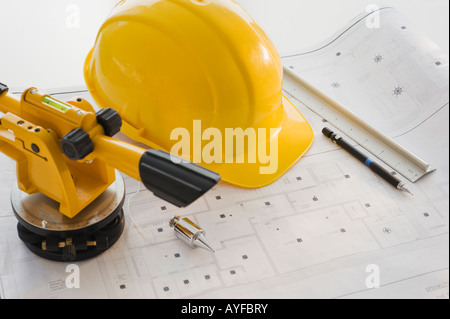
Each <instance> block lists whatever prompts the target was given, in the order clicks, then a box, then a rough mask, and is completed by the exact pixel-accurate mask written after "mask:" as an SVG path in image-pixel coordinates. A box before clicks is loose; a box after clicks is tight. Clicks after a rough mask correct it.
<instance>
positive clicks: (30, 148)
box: [0, 88, 145, 218]
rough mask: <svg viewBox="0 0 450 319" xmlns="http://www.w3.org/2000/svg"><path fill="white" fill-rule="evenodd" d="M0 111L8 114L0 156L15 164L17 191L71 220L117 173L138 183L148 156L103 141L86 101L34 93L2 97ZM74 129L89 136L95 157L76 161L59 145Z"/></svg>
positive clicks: (1, 127)
mask: <svg viewBox="0 0 450 319" xmlns="http://www.w3.org/2000/svg"><path fill="white" fill-rule="evenodd" d="M50 100H51V101H53V102H52V104H55V105H56V106H55V105H52V104H49V103H48V102H49V101H50ZM0 111H1V112H3V113H5V115H4V116H3V117H2V118H1V121H0V152H2V153H4V154H6V155H7V156H9V157H10V158H12V159H13V160H15V161H16V162H17V181H18V186H19V189H21V190H22V191H24V192H26V193H27V194H35V193H42V194H44V195H46V196H47V197H49V198H51V199H53V200H55V201H56V202H58V203H59V204H60V208H59V210H60V212H61V213H62V214H64V215H65V216H67V217H69V218H72V217H74V216H76V215H77V214H78V213H80V212H81V211H82V210H83V209H84V208H85V207H87V206H88V205H89V204H90V203H92V202H93V201H94V200H95V199H97V198H98V197H99V196H100V195H101V194H103V192H104V191H105V190H106V189H107V188H108V187H109V186H110V185H111V184H112V183H113V182H114V181H115V170H114V169H115V168H116V169H118V170H120V171H122V172H124V173H125V174H128V175H129V176H131V177H133V178H135V179H137V180H140V176H139V160H140V158H141V156H142V154H143V153H144V152H145V150H144V149H142V148H139V147H136V146H134V145H131V144H128V143H125V142H122V141H119V140H115V139H113V138H111V137H108V136H105V135H104V130H103V127H102V126H101V125H100V124H98V123H97V119H96V115H95V113H94V108H93V107H92V106H91V105H90V104H89V102H87V101H86V100H81V101H78V100H77V101H69V102H68V103H67V104H66V103H64V102H61V101H58V100H56V99H53V98H51V97H50V96H48V95H45V94H42V93H40V92H39V91H37V90H36V89H34V88H31V89H28V90H26V91H25V92H24V93H23V95H22V99H21V100H18V99H17V98H16V97H14V96H13V95H10V94H6V93H3V94H0ZM76 128H80V129H82V130H83V131H85V132H86V133H88V134H89V136H90V138H91V140H92V142H93V143H94V151H93V152H92V153H91V154H89V155H88V156H87V157H85V158H84V159H83V160H79V161H72V160H70V159H69V158H67V157H66V156H65V155H64V154H63V152H62V150H61V146H60V143H61V139H62V138H63V136H65V135H66V134H67V133H69V132H70V131H72V130H73V129H76Z"/></svg>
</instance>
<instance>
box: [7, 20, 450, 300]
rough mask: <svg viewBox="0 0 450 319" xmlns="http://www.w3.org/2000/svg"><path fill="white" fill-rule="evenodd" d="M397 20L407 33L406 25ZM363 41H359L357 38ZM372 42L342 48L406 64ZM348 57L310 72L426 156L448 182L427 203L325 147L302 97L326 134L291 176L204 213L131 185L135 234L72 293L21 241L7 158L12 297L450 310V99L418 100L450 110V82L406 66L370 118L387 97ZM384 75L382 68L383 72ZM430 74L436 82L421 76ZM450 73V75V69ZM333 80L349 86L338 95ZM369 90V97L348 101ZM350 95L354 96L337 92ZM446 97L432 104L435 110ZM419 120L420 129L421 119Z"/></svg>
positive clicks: (86, 271) (60, 274)
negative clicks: (351, 303) (431, 303)
mask: <svg viewBox="0 0 450 319" xmlns="http://www.w3.org/2000/svg"><path fill="white" fill-rule="evenodd" d="M386 12H388V11H386ZM390 12H391V11H389V15H391V13H390ZM392 15H395V14H394V13H392ZM391 18H393V20H395V19H397V18H395V17H391ZM394 18H395V19H394ZM389 23H390V24H393V25H394V21H391V22H389ZM408 27H409V25H408ZM352 30H353V31H352ZM401 30H402V29H401ZM402 31H403V30H402ZM352 32H354V33H358V34H359V38H357V39H353V38H351V37H350V34H352ZM368 32H371V30H369V29H364V28H360V29H358V30H356V29H351V30H350V32H347V33H346V34H345V35H344V36H342V37H340V42H339V47H340V48H339V49H340V50H341V51H342V52H343V53H344V54H352V55H353V56H354V58H358V59H357V60H356V61H359V58H361V57H362V56H366V57H367V56H372V55H373V54H379V53H380V54H386V55H384V57H385V59H386V60H383V61H388V58H390V57H391V58H392V56H391V54H394V51H389V52H388V53H384V49H385V47H386V46H387V45H388V44H387V43H385V42H382V43H381V44H380V45H381V46H380V47H377V48H375V47H373V48H370V50H369V48H366V49H367V50H365V51H364V48H362V47H360V46H359V45H357V44H358V42H356V41H364V39H365V36H364V33H368ZM393 36H394V35H393ZM347 39H348V41H347ZM396 39H397V38H396ZM292 41H296V40H295V39H293V40H292ZM383 41H384V40H383ZM396 41H397V42H396V43H397V44H398V45H399V46H400V47H399V48H398V49H399V50H400V48H401V50H403V51H404V50H406V51H407V49H405V48H403V47H402V46H403V45H410V44H409V42H408V44H407V43H405V42H401V43H400V42H398V39H397V40H396ZM392 45H393V44H392ZM357 49H359V50H360V51H361V50H363V52H360V51H358V50H357ZM394 49H395V48H394ZM352 50H353V51H352ZM355 50H356V51H355ZM334 51H335V50H333V49H329V50H328V51H327V49H324V50H322V51H321V50H319V51H317V52H316V53H315V56H313V57H311V58H309V57H305V56H306V55H305V56H304V57H305V59H304V61H305V62H307V63H305V64H301V63H300V62H299V63H298V67H299V68H300V65H303V66H305V65H306V66H307V67H306V68H305V73H302V74H304V75H305V76H307V77H308V78H310V79H311V80H312V81H317V82H315V84H318V86H319V85H321V86H322V89H323V90H324V92H325V93H327V94H330V95H332V96H333V97H334V98H341V99H342V100H341V102H342V104H344V105H348V106H349V107H352V105H358V107H359V109H358V111H361V114H362V115H363V116H367V117H368V118H370V120H371V121H372V124H373V125H375V126H378V127H380V126H382V127H380V128H382V129H384V130H386V131H388V132H389V134H390V135H391V136H393V137H395V138H396V140H397V141H399V142H400V143H402V145H405V147H408V148H409V147H412V148H416V149H415V151H419V152H425V153H426V155H427V156H428V159H429V160H430V161H433V163H434V164H435V165H436V167H437V171H436V172H434V173H433V174H431V175H430V176H427V177H426V178H425V179H423V180H421V181H419V182H417V183H416V184H414V185H408V186H409V187H410V188H411V190H412V192H413V193H414V194H415V196H414V197H412V196H410V195H408V194H406V193H402V192H400V191H397V190H395V189H393V188H392V186H390V185H389V184H387V183H386V182H385V181H383V180H381V179H380V178H378V177H377V176H376V175H374V174H373V173H372V172H371V171H370V170H369V169H367V167H365V166H364V165H362V164H361V163H360V162H358V161H357V160H356V159H354V158H353V157H351V156H350V155H348V154H347V153H346V152H345V151H343V150H342V149H340V148H338V147H337V146H335V145H334V144H332V143H331V142H330V141H329V140H328V139H326V138H324V137H323V136H322V134H321V130H322V128H323V126H325V125H326V124H325V123H324V122H323V121H322V119H321V118H319V117H318V116H317V115H315V114H314V113H312V112H311V111H310V110H309V109H308V108H307V107H305V106H304V105H301V104H300V103H298V102H297V101H295V100H292V102H294V104H296V106H297V107H298V108H299V110H300V111H301V112H302V114H303V115H304V116H305V118H306V119H307V120H308V122H309V123H310V124H311V126H312V128H313V130H314V132H315V134H316V136H315V142H314V145H313V147H312V148H311V150H310V151H309V152H308V153H307V155H306V156H305V157H304V158H303V159H301V160H300V161H299V163H298V164H296V165H295V166H294V167H293V168H292V169H291V170H290V171H288V172H287V173H286V174H285V175H284V176H283V177H282V178H280V179H279V180H278V181H277V182H275V183H274V184H272V185H271V186H269V187H266V188H262V189H256V190H244V189H240V188H237V187H234V186H231V185H228V184H226V183H223V182H221V183H220V184H219V185H218V186H217V187H215V188H214V189H212V190H211V191H210V192H208V193H207V194H206V195H205V196H204V197H202V198H200V199H199V200H198V201H197V202H196V203H194V204H193V205H191V206H189V207H188V208H186V209H178V208H175V207H174V206H171V205H170V204H167V203H166V202H164V201H162V200H160V199H158V198H156V197H155V196H153V195H152V194H151V193H150V192H149V191H147V190H145V188H144V186H143V185H139V183H138V182H137V181H135V180H133V179H131V178H129V177H127V176H125V182H126V187H127V198H126V202H125V206H124V209H125V214H126V229H125V231H124V233H123V235H122V237H121V238H120V240H119V241H118V242H117V243H116V244H115V245H114V246H113V247H112V248H111V249H110V250H108V251H107V252H106V253H104V254H102V255H100V256H99V257H97V258H94V259H92V260H89V261H85V262H78V263H75V264H76V265H77V266H79V268H80V288H72V289H70V288H68V287H67V285H66V284H65V281H66V279H67V277H68V276H69V275H70V273H68V272H66V270H67V269H66V267H67V266H68V265H69V263H55V262H50V261H47V260H43V259H42V258H40V257H37V256H35V255H34V254H33V253H31V252H30V251H29V250H28V249H27V248H26V247H25V246H24V244H23V243H22V242H21V241H20V239H19V238H18V236H17V232H16V219H15V217H14V215H13V213H12V210H11V208H10V203H9V191H10V188H11V187H12V185H13V183H15V166H14V163H13V162H12V161H11V160H10V159H8V158H6V157H5V156H4V155H2V154H0V176H1V179H0V198H1V201H0V287H1V297H2V298H228V299H235V298H446V299H447V298H448V297H449V288H448V281H449V273H448V261H449V237H448V229H449V227H448V224H449V218H448V208H449V192H448V190H449V187H448V185H449V183H448V143H449V139H448V128H449V122H448V104H447V106H444V107H442V106H443V105H442V103H441V101H440V100H439V101H438V102H436V103H432V108H433V109H431V110H428V109H427V110H425V111H424V110H422V108H421V107H420V106H418V105H417V104H415V103H412V104H410V102H411V101H415V100H414V97H413V93H414V92H416V93H420V94H422V95H424V96H425V95H427V93H429V92H431V91H429V90H428V88H429V86H430V87H432V86H436V87H438V88H439V90H441V93H442V96H445V94H447V99H448V74H447V78H434V73H433V72H431V71H430V70H429V68H434V67H435V66H436V67H437V65H435V66H433V65H432V64H431V62H429V63H428V62H426V63H424V61H423V59H419V60H414V59H415V58H414V57H404V58H405V59H407V60H408V61H404V60H403V59H398V60H397V59H396V61H397V64H396V65H397V66H394V65H392V67H393V68H394V69H397V70H398V72H399V74H403V75H402V77H406V78H409V79H411V81H410V82H408V83H400V84H399V83H387V82H384V81H382V80H380V79H378V78H377V73H376V72H373V73H371V75H370V77H369V79H370V81H371V82H374V83H378V85H377V86H376V87H375V88H374V89H377V90H384V91H383V92H384V95H383V93H380V95H379V100H378V101H377V105H379V104H382V105H383V106H382V109H381V108H380V109H378V110H373V109H368V110H366V108H369V105H370V103H368V104H364V103H363V104H361V103H359V101H360V99H364V100H367V97H366V95H365V94H369V95H373V94H375V93H374V91H372V89H370V90H369V89H368V88H367V86H368V85H369V84H365V83H369V82H365V83H357V81H356V80H355V79H354V78H352V74H354V71H359V70H362V69H361V68H362V66H361V65H359V64H356V62H355V63H352V62H350V61H351V58H348V59H349V60H348V61H347V62H346V64H342V65H340V64H339V63H337V62H333V64H332V65H331V66H328V65H324V64H323V63H326V61H328V60H329V58H330V57H328V56H327V54H329V55H331V56H332V55H333V54H332V53H334V54H336V52H334ZM369 51H370V52H369ZM350 52H353V53H350ZM434 58H437V57H434ZM440 58H441V61H443V63H447V61H448V60H445V57H440ZM413 62H414V63H417V69H414V70H408V69H406V67H405V66H404V65H406V64H405V63H413ZM314 63H317V64H314ZM427 63H428V64H427ZM352 65H353V67H352ZM322 66H323V67H322ZM378 66H381V65H377V64H376V63H373V65H372V66H371V67H372V68H375V67H378ZM424 67H425V71H420V70H419V69H421V68H424ZM445 67H446V68H447V72H448V64H445ZM346 70H348V72H347V71H346ZM327 72H329V74H328V75H327ZM404 72H406V73H407V75H406V76H405V75H404ZM420 72H425V73H420ZM428 72H430V73H428ZM419 73H420V74H427V75H428V77H424V78H423V79H422V80H421V81H422V82H423V83H421V84H420V85H419V83H416V82H415V81H412V78H413V77H415V76H416V74H419ZM410 74H413V75H410ZM341 75H345V78H342V77H341ZM361 76H363V75H361ZM330 81H331V82H330ZM333 81H339V83H341V86H340V87H339V88H334V87H332V86H331V83H333ZM368 81H369V80H368ZM445 81H447V82H445ZM357 85H360V86H362V87H364V88H365V89H364V90H363V91H358V92H355V95H353V94H351V95H350V94H348V92H353V90H352V89H351V88H352V86H357ZM396 85H402V87H404V88H405V91H404V92H405V94H402V95H401V96H399V97H398V99H400V98H404V97H405V99H406V100H405V101H406V102H405V103H406V104H405V105H409V106H410V107H411V109H408V110H404V109H403V108H400V109H397V108H398V107H399V106H398V105H397V106H396V104H394V103H391V104H390V103H388V102H386V103H381V102H380V101H385V100H386V99H388V98H392V96H391V95H392V90H393V89H392V86H394V87H395V86H396ZM422 85H423V86H424V87H427V89H426V90H425V91H424V92H422V91H420V90H418V89H420V88H421V87H422ZM445 86H446V87H445ZM344 89H345V90H346V92H347V95H344V94H342V95H341V94H340V93H337V91H338V90H339V92H341V91H343V90H344ZM64 91H67V90H63V89H59V90H56V91H54V92H53V93H58V92H59V93H61V92H64ZM69 91H70V90H69ZM386 92H387V93H386ZM78 96H80V97H83V98H87V99H88V100H90V101H92V99H91V97H90V96H89V93H88V92H87V90H85V89H84V90H81V92H77V93H67V94H56V95H55V97H56V98H58V99H61V100H65V99H68V98H72V97H78ZM433 98H434V97H432V96H428V97H427V100H429V101H431V100H433ZM369 100H371V99H369ZM352 101H355V102H352ZM433 101H434V100H433ZM92 102H93V101H92ZM347 102H348V103H347ZM447 102H448V100H447ZM353 103H354V104H353ZM401 105H404V104H401ZM388 111H389V112H388ZM385 112H388V113H386V114H388V115H389V118H391V117H392V115H395V116H394V118H393V119H392V122H389V123H387V122H385V121H384V119H385V118H383V117H382V116H383V114H384V113H385ZM410 112H415V113H414V114H417V115H418V117H419V119H417V118H416V117H415V116H414V117H410V116H409V115H410ZM445 114H446V115H447V116H444V115H445ZM419 120H420V121H419ZM293 138H295V137H293ZM138 189H139V191H138V192H136V191H137V190H138ZM174 215H182V216H186V217H189V218H191V219H192V220H193V221H194V222H196V223H198V224H199V225H200V226H201V227H202V228H204V229H205V230H206V237H207V238H208V240H209V241H210V242H211V244H212V245H213V246H214V248H215V249H216V253H215V254H212V253H209V252H207V251H205V250H201V249H191V248H190V247H188V246H187V245H185V244H184V243H183V242H181V241H180V240H178V239H177V238H176V237H175V234H174V232H173V229H171V228H170V227H169V220H170V219H171V218H172V217H173V216H174ZM378 284H379V288H377V286H378Z"/></svg>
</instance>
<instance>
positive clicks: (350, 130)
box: [284, 67, 435, 183]
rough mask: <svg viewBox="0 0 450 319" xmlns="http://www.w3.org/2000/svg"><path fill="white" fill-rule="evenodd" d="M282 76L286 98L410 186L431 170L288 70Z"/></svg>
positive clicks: (425, 163) (428, 166) (426, 164)
mask: <svg viewBox="0 0 450 319" xmlns="http://www.w3.org/2000/svg"><path fill="white" fill-rule="evenodd" d="M284 74H285V75H286V76H285V77H284V89H285V90H286V91H287V92H288V93H289V94H291V95H292V96H293V97H295V98H296V99H298V100H299V101H300V102H302V103H303V104H304V105H305V106H306V107H308V108H309V109H311V110H312V111H313V112H314V113H316V114H318V115H319V116H321V117H322V118H323V119H325V120H327V121H328V122H330V123H331V124H332V125H333V126H335V127H336V128H337V129H339V130H340V131H341V132H342V133H345V134H346V135H347V136H348V137H350V138H351V139H353V140H354V141H355V142H356V143H358V144H359V145H361V146H362V147H363V148H365V149H366V150H368V151H369V152H370V153H372V154H373V155H375V156H376V157H378V158H379V159H380V160H381V161H383V162H384V163H386V164H387V165H389V166H390V167H392V168H393V169H394V170H395V171H397V172H398V173H400V174H402V175H403V176H404V177H406V178H407V179H408V180H409V181H411V182H413V183H414V182H416V181H418V180H419V179H420V178H421V177H423V176H425V175H426V174H428V173H430V172H432V171H434V170H435V168H434V167H432V166H431V165H430V164H428V163H427V162H425V161H424V160H422V159H421V158H419V157H417V156H416V155H414V154H413V153H411V152H409V151H408V150H407V149H405V148H404V147H402V146H401V145H400V144H398V143H397V142H395V141H394V140H392V139H391V138H390V137H388V136H386V135H385V134H383V133H381V132H380V131H378V130H377V129H375V128H374V127H372V126H370V125H369V124H368V123H366V122H364V121H363V120H361V119H360V118H358V117H357V116H356V115H355V114H353V113H352V112H350V111H349V110H347V109H345V108H344V107H342V106H341V105H339V104H338V103H336V102H335V101H333V100H332V99H330V98H329V97H328V96H326V95H324V94H323V93H322V92H320V91H319V90H317V89H316V88H314V87H313V86H311V85H310V84H308V83H307V82H306V81H304V80H303V79H302V78H300V77H299V76H298V75H297V74H295V73H294V72H293V71H292V70H290V69H289V68H287V67H285V68H284Z"/></svg>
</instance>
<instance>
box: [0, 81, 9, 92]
mask: <svg viewBox="0 0 450 319" xmlns="http://www.w3.org/2000/svg"><path fill="white" fill-rule="evenodd" d="M8 90H9V88H8V86H7V85H6V84H3V83H0V94H2V93H3V92H8Z"/></svg>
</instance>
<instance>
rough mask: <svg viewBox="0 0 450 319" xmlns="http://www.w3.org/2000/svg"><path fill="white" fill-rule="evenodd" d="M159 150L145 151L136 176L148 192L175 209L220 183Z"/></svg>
mask: <svg viewBox="0 0 450 319" xmlns="http://www.w3.org/2000/svg"><path fill="white" fill-rule="evenodd" d="M174 158H175V157H173V156H172V155H170V154H169V153H166V152H164V151H160V150H148V151H146V152H145V153H144V154H143V155H142V157H141V161H140V163H139V174H140V177H141V180H142V182H143V183H144V185H145V187H147V189H148V190H150V191H151V192H153V193H154V194H155V196H158V197H160V198H162V199H164V200H166V201H168V202H169V203H171V204H173V205H175V206H177V207H186V206H188V205H190V204H191V203H193V202H194V201H196V200H197V199H198V198H199V197H201V196H202V195H204V194H205V193H206V192H207V191H209V190H210V189H211V188H212V187H214V186H215V185H216V184H217V183H218V182H219V181H220V175H219V174H217V173H214V172H212V171H210V170H208V169H206V168H203V167H201V166H198V165H196V164H194V163H191V162H185V161H181V163H178V161H174V160H173V159H174Z"/></svg>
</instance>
